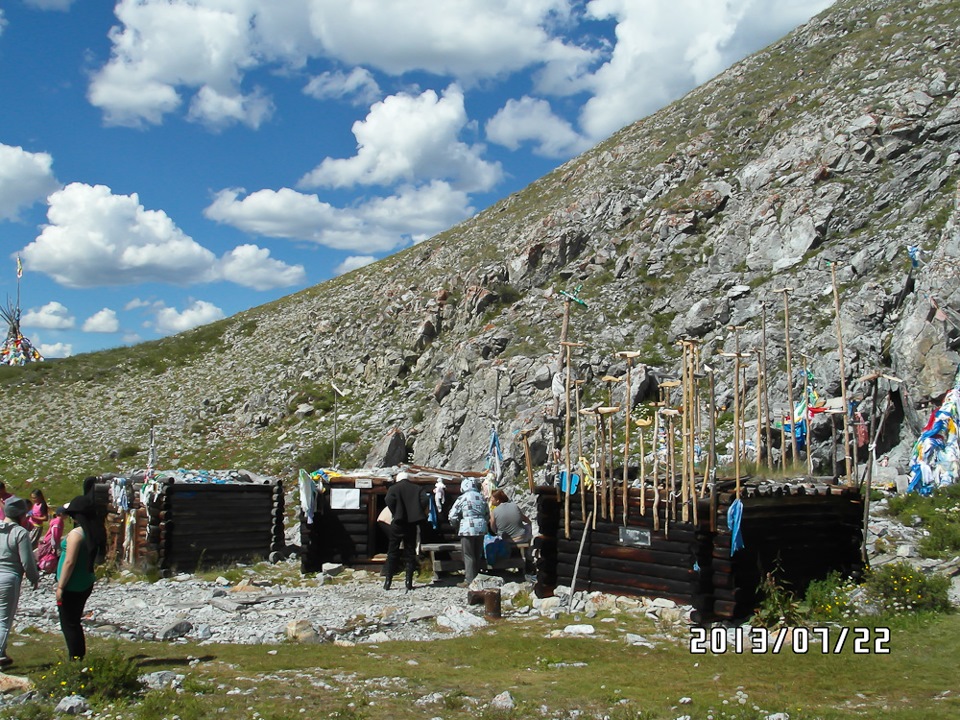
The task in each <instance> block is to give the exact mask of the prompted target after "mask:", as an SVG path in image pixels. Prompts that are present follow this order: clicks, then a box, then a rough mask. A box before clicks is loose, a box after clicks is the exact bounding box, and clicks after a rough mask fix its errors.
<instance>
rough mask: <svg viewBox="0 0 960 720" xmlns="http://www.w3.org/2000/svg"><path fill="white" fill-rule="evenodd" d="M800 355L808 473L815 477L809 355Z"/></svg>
mask: <svg viewBox="0 0 960 720" xmlns="http://www.w3.org/2000/svg"><path fill="white" fill-rule="evenodd" d="M800 357H801V358H802V359H803V365H802V368H803V398H804V400H806V402H805V403H804V406H805V407H806V408H807V411H806V415H807V416H806V417H805V418H804V419H805V420H806V421H807V452H806V455H807V475H808V476H810V477H813V442H812V441H813V433H812V432H810V422H809V421H810V374H809V373H808V372H807V356H806V355H804V354H803V353H800Z"/></svg>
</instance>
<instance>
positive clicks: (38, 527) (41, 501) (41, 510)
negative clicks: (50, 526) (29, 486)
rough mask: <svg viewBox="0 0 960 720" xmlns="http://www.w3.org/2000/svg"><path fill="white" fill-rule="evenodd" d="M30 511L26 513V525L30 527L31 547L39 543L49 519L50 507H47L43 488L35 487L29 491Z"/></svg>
mask: <svg viewBox="0 0 960 720" xmlns="http://www.w3.org/2000/svg"><path fill="white" fill-rule="evenodd" d="M30 503H31V505H30V511H29V512H28V513H27V527H28V528H30V542H31V543H33V547H36V546H37V545H39V544H40V540H41V538H43V531H44V526H45V525H46V524H47V520H49V519H50V509H49V508H48V507H47V499H46V498H45V497H44V496H43V490H41V489H40V488H35V489H33V490H31V491H30Z"/></svg>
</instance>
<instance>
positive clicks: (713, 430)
mask: <svg viewBox="0 0 960 720" xmlns="http://www.w3.org/2000/svg"><path fill="white" fill-rule="evenodd" d="M703 369H704V370H706V371H707V380H708V391H709V393H710V450H709V451H708V452H707V464H706V466H705V467H704V470H703V485H701V486H700V497H703V496H704V495H705V494H706V492H707V480H708V478H709V477H710V475H711V473H713V474H716V472H717V397H716V389H715V387H714V379H713V368H712V367H710V366H709V365H704V366H703Z"/></svg>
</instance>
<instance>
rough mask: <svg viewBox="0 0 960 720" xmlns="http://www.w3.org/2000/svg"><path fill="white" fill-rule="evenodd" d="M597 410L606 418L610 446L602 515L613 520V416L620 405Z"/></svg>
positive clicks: (618, 410)
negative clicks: (604, 506) (608, 473)
mask: <svg viewBox="0 0 960 720" xmlns="http://www.w3.org/2000/svg"><path fill="white" fill-rule="evenodd" d="M597 412H598V413H600V416H601V418H606V419H607V435H608V437H609V439H610V446H609V452H610V477H609V480H608V482H607V483H606V485H605V487H604V494H603V497H604V499H605V500H606V501H607V508H606V510H605V512H604V516H605V517H606V518H607V519H608V520H613V516H614V512H615V509H614V501H615V498H616V493H615V492H614V477H613V416H614V415H615V414H616V413H618V412H620V406H619V405H617V406H616V407H614V406H607V407H601V408H597ZM606 452H607V449H606V448H604V453H606Z"/></svg>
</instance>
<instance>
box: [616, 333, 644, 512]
mask: <svg viewBox="0 0 960 720" xmlns="http://www.w3.org/2000/svg"><path fill="white" fill-rule="evenodd" d="M617 355H618V356H619V357H622V358H626V359H627V394H626V397H625V399H624V408H625V410H626V413H625V419H624V422H625V427H624V431H623V432H624V435H623V524H624V527H626V524H627V516H628V514H629V513H628V510H627V504H628V503H627V500H628V498H629V495H628V492H629V485H628V470H629V467H630V463H629V459H630V406H631V405H633V394H632V388H631V386H630V381H631V374H632V371H633V360H634V358H638V357H640V353H639V352H637V351H634V350H630V351H624V352H619V353H617Z"/></svg>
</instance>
